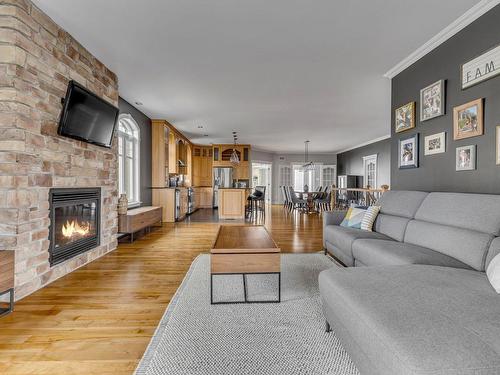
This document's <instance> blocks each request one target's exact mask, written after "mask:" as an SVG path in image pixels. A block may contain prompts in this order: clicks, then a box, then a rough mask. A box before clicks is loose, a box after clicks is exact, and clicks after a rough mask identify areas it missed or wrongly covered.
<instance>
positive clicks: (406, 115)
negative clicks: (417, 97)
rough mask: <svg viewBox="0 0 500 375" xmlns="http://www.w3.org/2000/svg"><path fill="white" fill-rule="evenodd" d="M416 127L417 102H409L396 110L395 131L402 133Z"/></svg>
mask: <svg viewBox="0 0 500 375" xmlns="http://www.w3.org/2000/svg"><path fill="white" fill-rule="evenodd" d="M414 127H415V102H409V103H406V104H404V105H402V106H401V107H399V108H396V110H395V111H394V131H395V132H396V133H401V132H403V131H406V130H409V129H412V128H414Z"/></svg>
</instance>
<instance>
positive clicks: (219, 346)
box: [136, 254, 358, 375]
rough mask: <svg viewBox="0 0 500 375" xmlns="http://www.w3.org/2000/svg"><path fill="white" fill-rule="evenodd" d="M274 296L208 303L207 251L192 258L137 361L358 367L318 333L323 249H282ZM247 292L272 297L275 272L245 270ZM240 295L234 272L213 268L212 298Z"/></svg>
mask: <svg viewBox="0 0 500 375" xmlns="http://www.w3.org/2000/svg"><path fill="white" fill-rule="evenodd" d="M281 266H282V289H281V291H282V295H281V301H282V302H281V303H279V304H274V303H273V304H261V303H260V304H228V305H211V304H210V289H209V288H210V275H209V269H210V258H209V255H208V254H204V255H200V256H199V257H198V258H196V259H195V261H194V262H193V264H192V265H191V268H190V270H189V271H188V273H187V275H186V277H185V279H184V281H183V282H182V284H181V286H180V287H179V289H178V290H177V293H176V294H175V296H174V298H173V299H172V301H171V303H170V305H169V306H168V308H167V310H166V311H165V314H164V316H163V318H162V320H161V322H160V325H159V326H158V328H157V330H156V332H155V335H154V336H153V338H152V339H151V342H150V344H149V347H148V349H147V350H146V353H145V354H144V357H143V358H142V360H141V363H140V364H139V366H138V367H137V370H136V374H137V375H156V374H175V375H177V374H179V375H181V374H183V375H184V374H228V375H229V374H231V375H234V374H287V375H293V374H338V375H351V374H352V375H354V374H358V371H357V369H356V367H355V366H354V364H353V363H352V362H351V360H350V358H349V356H348V354H347V353H346V352H345V350H344V349H343V348H342V345H341V343H340V342H339V340H338V339H337V337H336V336H335V334H334V333H325V320H324V317H323V313H322V311H321V301H320V296H319V291H318V274H319V273H320V272H321V271H322V270H325V269H328V268H331V267H337V265H336V264H335V263H333V262H332V261H331V260H330V259H329V258H328V257H326V256H325V255H323V254H283V255H282V256H281ZM247 285H248V298H249V299H258V300H262V299H275V298H276V297H277V294H276V293H277V289H276V288H277V276H276V275H256V276H250V275H249V276H248V279H247ZM241 299H243V283H242V277H241V275H240V276H215V278H214V300H215V301H234V300H241Z"/></svg>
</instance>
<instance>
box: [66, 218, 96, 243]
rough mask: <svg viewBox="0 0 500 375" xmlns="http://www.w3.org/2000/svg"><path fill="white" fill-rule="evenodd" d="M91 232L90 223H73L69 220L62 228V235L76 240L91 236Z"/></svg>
mask: <svg viewBox="0 0 500 375" xmlns="http://www.w3.org/2000/svg"><path fill="white" fill-rule="evenodd" d="M89 232H90V223H89V222H88V221H87V222H83V223H81V224H80V223H79V222H78V221H75V220H73V221H71V222H70V221H69V220H67V221H66V224H63V226H62V234H63V236H64V237H66V238H71V239H75V238H81V237H85V236H86V235H87V234H89Z"/></svg>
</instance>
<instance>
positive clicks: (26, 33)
mask: <svg viewBox="0 0 500 375" xmlns="http://www.w3.org/2000/svg"><path fill="white" fill-rule="evenodd" d="M0 16H1V17H0V39H1V41H2V43H0V250H14V251H15V263H16V264H15V292H16V299H17V300H18V299H20V298H22V297H24V296H26V295H28V294H30V293H32V292H34V291H36V290H37V289H39V288H41V287H43V286H45V285H47V284H48V283H50V282H52V281H54V280H55V279H57V278H59V277H61V276H63V275H65V274H67V273H69V272H72V271H74V270H75V269H77V268H79V267H81V266H83V265H85V264H87V263H89V262H91V261H92V260H94V259H96V258H98V257H100V256H102V255H104V254H106V253H108V252H110V251H112V250H113V249H115V248H116V245H117V241H116V232H117V224H118V220H117V212H116V206H117V196H118V194H117V190H118V186H117V145H116V140H115V141H114V142H113V146H112V148H111V149H107V148H103V147H99V146H94V145H90V144H87V143H84V142H81V141H75V140H72V139H69V138H63V137H60V136H58V135H57V127H58V120H59V115H60V112H61V108H62V105H61V98H62V97H64V95H65V92H66V88H67V84H68V81H69V80H71V79H73V80H75V81H77V82H78V83H80V84H82V85H83V86H85V87H87V88H88V89H89V90H91V91H93V92H95V93H96V94H97V95H99V96H100V97H102V98H104V99H105V100H108V101H109V102H111V103H113V104H114V105H115V106H117V105H118V80H117V77H116V75H115V74H114V73H113V72H111V71H110V70H109V69H108V68H107V67H106V66H104V65H103V64H102V63H101V62H100V61H99V60H97V59H96V58H95V57H94V56H92V54H91V53H90V52H89V51H87V50H86V49H85V48H84V47H83V46H81V45H80V44H79V43H78V42H77V41H76V40H75V39H74V38H73V37H71V35H69V34H68V33H67V32H66V31H64V30H62V29H61V28H60V27H59V26H58V25H57V24H55V23H54V22H53V21H52V20H51V19H50V18H49V17H48V16H47V15H45V14H44V13H43V12H42V11H40V10H39V9H38V8H37V7H36V6H35V5H33V4H32V3H31V2H30V1H29V0H3V1H2V2H1V4H0ZM64 187H85V188H88V187H100V188H101V219H100V227H101V235H100V245H99V246H97V247H96V248H94V249H92V250H90V251H88V252H85V253H83V254H81V255H78V256H76V257H74V258H72V259H70V260H67V261H65V262H63V263H60V264H58V265H55V266H53V267H51V266H50V264H49V251H48V250H49V224H50V220H49V191H50V189H51V188H64Z"/></svg>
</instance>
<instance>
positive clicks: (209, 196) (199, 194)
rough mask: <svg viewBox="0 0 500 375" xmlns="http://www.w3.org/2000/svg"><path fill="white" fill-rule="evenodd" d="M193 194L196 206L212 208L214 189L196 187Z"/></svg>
mask: <svg viewBox="0 0 500 375" xmlns="http://www.w3.org/2000/svg"><path fill="white" fill-rule="evenodd" d="M194 195H195V200H196V204H197V206H196V207H197V208H212V206H213V195H214V189H213V188H211V187H196V188H194Z"/></svg>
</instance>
